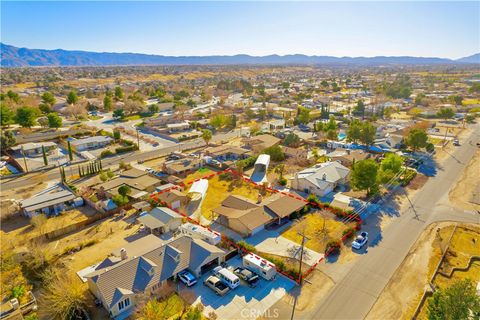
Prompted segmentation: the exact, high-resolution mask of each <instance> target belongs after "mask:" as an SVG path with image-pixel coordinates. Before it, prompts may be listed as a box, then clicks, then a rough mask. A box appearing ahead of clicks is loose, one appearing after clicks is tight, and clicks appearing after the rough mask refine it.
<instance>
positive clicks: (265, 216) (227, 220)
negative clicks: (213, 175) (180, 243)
mask: <svg viewBox="0 0 480 320" xmlns="http://www.w3.org/2000/svg"><path fill="white" fill-rule="evenodd" d="M305 204H306V203H305V201H302V200H298V199H295V198H292V197H289V196H284V195H280V194H275V195H273V196H271V197H269V198H267V199H265V200H263V201H262V202H260V203H255V202H253V201H252V200H250V199H247V198H245V197H242V196H238V195H230V196H228V197H227V198H226V199H225V200H223V202H222V203H221V205H220V206H219V207H217V208H215V209H213V213H214V214H216V215H217V219H216V222H217V223H219V224H220V225H223V226H225V227H228V228H230V229H232V230H234V231H235V232H237V233H239V234H240V235H242V236H244V237H248V236H251V235H254V234H256V233H258V232H260V231H261V230H263V229H264V227H265V226H267V225H269V224H272V223H278V224H280V223H282V222H283V221H285V220H287V219H288V218H289V217H290V215H291V214H292V213H294V212H296V211H298V210H301V209H302V208H303V207H304V206H305Z"/></svg>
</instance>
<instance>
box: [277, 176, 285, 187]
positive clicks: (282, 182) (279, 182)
mask: <svg viewBox="0 0 480 320" xmlns="http://www.w3.org/2000/svg"><path fill="white" fill-rule="evenodd" d="M278 184H279V185H281V186H286V185H287V179H285V178H284V177H281V178H280V179H279V180H278Z"/></svg>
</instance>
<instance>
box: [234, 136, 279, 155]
mask: <svg viewBox="0 0 480 320" xmlns="http://www.w3.org/2000/svg"><path fill="white" fill-rule="evenodd" d="M242 141H243V143H244V147H245V148H247V149H250V150H254V151H262V150H264V149H266V148H269V147H273V146H275V145H278V144H280V139H279V138H277V137H274V136H272V135H270V134H261V135H258V136H253V137H249V138H245V139H243V140H242Z"/></svg>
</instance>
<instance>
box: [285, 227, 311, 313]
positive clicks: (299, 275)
mask: <svg viewBox="0 0 480 320" xmlns="http://www.w3.org/2000/svg"><path fill="white" fill-rule="evenodd" d="M298 234H299V235H301V236H302V246H301V247H300V265H299V267H298V278H299V280H300V281H299V284H298V285H299V286H300V288H301V287H302V284H303V277H302V263H303V249H304V247H305V241H306V240H310V239H309V238H307V236H305V232H302V233H300V232H298ZM297 299H298V295H297V296H295V300H294V301H293V309H292V316H291V317H290V319H291V320H293V316H294V315H295V307H296V306H297Z"/></svg>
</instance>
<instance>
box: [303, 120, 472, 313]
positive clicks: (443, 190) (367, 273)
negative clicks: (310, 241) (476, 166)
mask: <svg viewBox="0 0 480 320" xmlns="http://www.w3.org/2000/svg"><path fill="white" fill-rule="evenodd" d="M478 132H480V131H479V126H476V133H473V134H472V136H471V137H470V138H468V139H465V141H463V143H462V145H461V146H460V147H457V148H456V150H455V151H454V152H453V153H452V154H451V156H450V157H449V158H448V159H447V160H446V161H445V162H444V164H443V166H442V167H441V168H439V170H438V173H437V175H436V176H435V177H434V178H430V179H429V180H428V182H427V183H426V184H425V186H424V187H423V188H422V189H421V190H419V191H418V192H417V193H416V194H415V196H414V197H413V198H412V199H411V201H412V203H413V207H414V209H412V208H411V207H410V208H408V209H407V210H406V211H405V212H402V214H401V215H400V217H399V218H396V219H395V220H394V221H393V222H392V223H391V224H390V225H389V226H388V227H387V228H386V229H385V230H384V231H383V232H382V235H383V239H382V240H381V241H380V242H379V244H378V245H377V246H374V247H369V248H368V253H367V254H364V255H362V256H360V257H359V258H358V260H357V261H356V263H355V264H354V266H353V267H352V268H351V269H350V271H349V272H347V274H346V275H345V277H343V278H342V280H340V281H339V282H338V283H337V284H336V286H335V287H334V288H333V290H332V291H330V293H329V295H328V296H326V297H325V298H324V299H323V300H322V301H319V303H318V306H316V307H314V308H313V311H312V312H310V313H308V314H302V315H301V317H300V316H299V317H298V318H297V319H363V318H365V317H366V315H367V314H368V312H369V311H370V309H371V308H372V307H373V305H374V303H375V302H376V300H377V298H378V296H379V295H380V294H381V292H382V291H383V289H384V287H385V286H386V284H387V283H388V281H389V280H390V278H391V277H392V275H393V274H394V272H395V271H396V270H397V268H398V267H399V266H400V264H401V263H402V261H403V260H404V258H405V257H406V255H407V254H408V251H409V250H410V248H411V246H412V245H413V244H414V242H415V241H416V240H417V239H418V237H419V236H420V234H421V233H422V231H423V230H424V229H425V228H426V227H427V226H428V225H430V224H431V223H433V222H437V221H448V220H452V221H459V222H473V223H480V214H478V213H477V212H469V211H464V210H460V209H456V208H454V207H452V206H451V205H450V203H449V201H448V193H449V191H450V189H451V188H452V187H453V186H454V185H455V183H456V182H457V180H458V179H459V177H460V175H461V173H462V170H463V168H464V167H465V166H466V165H468V163H469V162H470V160H471V158H472V156H473V154H474V153H475V151H476V149H477V147H476V146H475V144H476V143H477V142H480V137H479V133H478ZM470 140H471V141H472V144H470V143H469V141H470Z"/></svg>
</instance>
